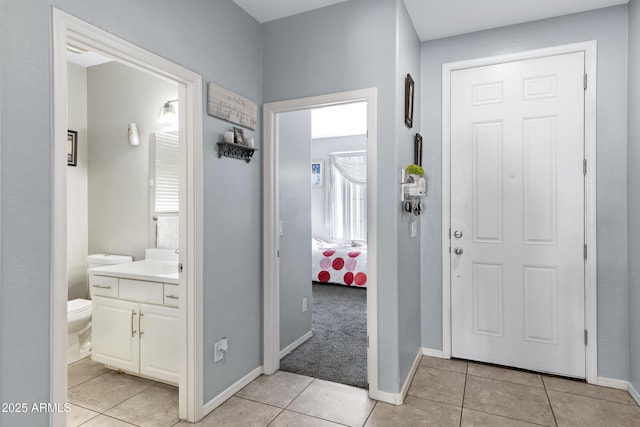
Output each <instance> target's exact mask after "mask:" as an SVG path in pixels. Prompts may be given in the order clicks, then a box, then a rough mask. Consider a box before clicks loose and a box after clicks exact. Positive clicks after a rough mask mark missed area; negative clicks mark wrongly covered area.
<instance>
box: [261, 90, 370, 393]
mask: <svg viewBox="0 0 640 427" xmlns="http://www.w3.org/2000/svg"><path fill="white" fill-rule="evenodd" d="M358 104H359V107H360V108H362V111H363V114H364V117H365V123H366V125H365V126H364V130H363V131H362V132H360V139H361V142H362V143H363V144H362V145H361V146H352V145H348V144H347V143H346V141H342V143H341V145H338V147H340V148H335V147H331V146H330V144H329V145H326V144H327V143H331V142H334V143H335V142H337V141H336V140H333V141H329V140H325V141H323V142H324V144H325V146H324V147H323V150H324V152H323V153H322V154H321V153H320V151H322V150H320V151H317V150H316V151H314V149H312V140H313V139H314V138H313V136H312V131H311V122H312V112H313V111H316V112H317V111H322V110H325V111H327V110H329V108H326V107H330V106H341V107H345V108H349V107H355V106H358ZM376 109H377V107H376V91H375V89H368V90H361V91H353V92H346V93H339V94H332V95H325V96H320V97H313V98H304V99H297V100H290V101H281V102H274V103H267V104H265V106H264V124H265V143H264V146H265V171H264V176H265V187H264V189H265V196H264V197H265V212H264V217H265V228H264V229H265V234H264V270H265V294H264V296H265V301H264V303H265V304H264V307H265V310H264V314H265V322H264V324H265V330H264V344H265V349H264V373H265V374H273V373H275V371H277V370H278V369H280V368H281V366H282V368H283V370H291V367H290V366H285V365H289V362H290V361H291V360H284V362H282V365H281V358H283V357H285V356H287V355H289V358H290V359H291V357H292V356H294V354H295V351H294V350H295V349H298V351H300V350H302V349H304V348H305V347H309V349H307V351H311V353H308V352H307V355H308V354H312V353H313V352H314V351H313V350H310V349H311V348H312V347H313V346H312V345H311V344H312V343H314V341H318V340H314V339H313V338H312V337H313V335H314V334H315V335H316V337H317V338H321V337H320V335H323V333H321V331H320V327H321V326H328V329H329V330H331V331H332V332H336V333H337V334H338V335H342V336H341V337H340V339H342V340H343V341H342V342H347V341H361V342H362V349H361V355H358V353H357V352H355V351H351V350H345V351H346V352H345V353H342V354H340V352H341V351H342V348H340V347H343V345H342V344H340V343H336V344H335V345H332V344H329V343H326V342H325V343H321V344H319V347H316V350H317V349H321V350H322V352H323V353H324V355H323V356H320V357H319V358H316V359H319V360H320V362H321V363H320V365H324V369H323V368H320V369H319V370H317V371H316V372H315V373H308V372H301V373H303V374H306V375H310V376H314V377H317V378H323V377H324V379H329V380H331V381H337V382H345V383H350V384H352V385H358V386H360V387H367V384H368V388H369V396H370V397H372V398H377V388H378V387H377V336H376V333H377V293H376V268H375V265H376V263H375V260H376V254H377V251H376V246H375V242H376V226H377V221H376V215H375V207H376V203H375V202H376V200H375V199H376V197H375V195H376V183H375V179H374V177H375V176H376V139H377V138H376V136H377V132H376ZM354 136H355V134H352V135H350V136H349V137H348V138H349V139H352V140H353V139H357V138H353V137H354ZM316 139H323V138H316ZM305 140H306V141H307V143H306V144H304V143H301V142H304V141H305ZM287 141H297V142H298V144H297V145H291V144H290V143H288V142H287ZM351 142H353V141H351ZM325 156H326V157H325ZM310 163H311V164H310ZM341 168H342V169H343V172H340V169H341ZM344 169H347V170H348V171H350V173H351V174H356V175H358V174H363V175H364V176H362V177H361V178H358V177H357V176H355V177H354V176H353V175H350V176H349V177H348V178H349V179H345V178H344V173H345V172H344ZM358 169H359V170H360V171H359V172H358ZM310 172H311V174H310ZM340 174H342V177H341V176H340ZM347 174H349V173H347ZM354 178H355V181H364V182H360V183H358V182H355V183H354V182H353V181H354ZM309 180H311V182H310V181H309ZM362 184H364V187H363V186H362ZM332 187H333V191H336V189H338V188H340V191H342V193H341V194H342V195H343V199H344V200H347V199H349V200H350V202H349V203H352V205H353V206H349V207H346V206H344V205H340V206H336V205H335V204H333V205H332V204H329V203H327V202H328V194H329V192H328V190H332ZM367 187H368V188H367ZM363 188H365V189H366V190H365V191H362V189H363ZM314 192H315V193H314ZM347 193H349V196H348V197H347V196H345V194H347ZM314 198H315V199H316V204H317V203H318V202H319V201H324V202H325V203H324V204H323V205H322V207H321V208H319V209H320V211H317V209H318V207H317V206H316V208H315V209H316V211H315V212H314V213H313V214H312V212H313V210H312V199H314ZM356 204H359V206H361V207H362V206H363V207H366V210H365V211H364V212H361V214H362V215H360V217H359V219H357V220H353V218H352V219H349V220H347V221H345V217H342V218H337V216H336V215H335V213H334V214H331V209H333V210H334V212H337V211H338V210H340V212H344V211H345V210H349V209H351V210H352V211H354V212H356V213H357V210H358V209H357V207H356V206H355V205H356ZM365 212H366V213H367V214H368V215H366V216H365V215H364V213H365ZM313 216H316V217H322V218H320V219H319V221H318V218H313ZM352 216H353V217H357V216H358V215H357V214H354V215H352ZM314 219H315V220H316V221H315V222H316V225H315V226H312V223H313V222H314ZM332 221H333V224H331V222H332ZM318 223H320V224H321V225H322V226H325V227H326V229H325V232H326V234H324V235H322V232H319V231H318ZM337 224H340V225H341V226H342V227H343V230H341V231H339V230H337V229H336V227H337ZM314 227H315V230H314ZM332 228H333V229H332ZM358 228H359V229H358ZM345 229H348V230H347V232H344V231H345ZM358 233H359V234H358ZM314 234H321V235H319V236H318V235H314ZM365 242H366V245H365ZM312 247H314V248H317V250H318V251H319V253H320V258H319V259H318V260H317V264H318V265H317V266H316V267H312V255H311V254H312ZM342 252H344V253H342ZM365 257H366V258H368V265H367V266H366V272H365V271H362V270H359V268H363V269H364V267H365V264H367V263H365V261H364V259H363V258H365ZM365 285H366V286H365ZM365 287H366V290H365V289H363V288H365ZM314 288H316V289H314ZM350 288H352V289H350ZM349 291H352V292H349ZM347 292H349V294H348V296H347V297H345V296H344V294H345V293H347ZM356 294H357V298H356V299H355V300H354V299H352V298H351V297H353V296H354V295H356ZM341 295H342V296H341ZM314 299H315V301H314ZM314 305H315V307H314ZM349 305H351V309H348V306H349ZM338 307H342V308H341V309H340V308H338ZM354 308H357V310H355V309H354ZM318 309H320V311H318ZM335 309H337V311H338V312H340V311H341V312H342V314H343V315H345V316H343V317H342V319H352V315H353V314H354V312H355V311H359V312H360V313H361V315H362V318H363V321H362V322H361V324H362V328H361V331H359V335H361V337H360V336H357V337H356V336H355V335H353V333H354V332H355V331H354V330H353V328H349V327H348V325H347V328H344V327H338V326H337V325H338V324H339V323H348V322H349V320H347V321H345V320H342V321H341V320H339V319H338V315H337V314H336V312H335V311H331V310H335ZM312 313H313V314H314V315H315V317H316V322H313V317H314V316H313V315H312ZM318 322H320V323H324V325H320V324H318ZM312 323H315V324H312ZM332 325H333V326H332ZM350 334H351V336H350ZM324 338H327V337H324ZM329 338H331V337H329ZM334 338H335V336H334ZM292 352H293V353H292ZM349 353H351V354H349ZM347 355H348V357H347ZM296 358H297V360H298V364H299V365H301V366H303V365H306V366H305V367H309V365H312V364H315V362H313V363H310V362H311V361H310V360H309V359H308V357H305V356H304V355H298V356H296ZM349 358H351V360H353V358H356V359H358V360H359V361H360V362H363V361H364V360H366V362H364V363H363V364H362V374H361V375H358V374H355V375H354V377H359V378H360V383H359V384H354V383H353V382H352V381H351V382H349V381H345V380H344V378H335V377H330V376H326V375H324V374H323V373H322V371H323V370H324V371H325V372H326V371H330V372H331V371H335V370H336V369H335V366H333V367H332V366H331V362H330V360H334V361H337V360H339V359H347V362H348V361H349ZM293 364H294V365H295V364H296V363H295V362H294V363H293ZM347 365H348V363H347ZM316 368H317V367H316ZM349 368H350V366H347V371H348V370H349Z"/></svg>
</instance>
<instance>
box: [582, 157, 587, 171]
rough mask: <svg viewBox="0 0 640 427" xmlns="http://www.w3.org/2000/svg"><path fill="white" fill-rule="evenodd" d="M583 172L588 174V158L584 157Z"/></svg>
mask: <svg viewBox="0 0 640 427" xmlns="http://www.w3.org/2000/svg"><path fill="white" fill-rule="evenodd" d="M582 174H583V175H586V174H587V159H584V160H583V161H582Z"/></svg>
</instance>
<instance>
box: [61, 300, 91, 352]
mask: <svg viewBox="0 0 640 427" xmlns="http://www.w3.org/2000/svg"><path fill="white" fill-rule="evenodd" d="M67 334H68V336H67V364H69V363H73V362H76V361H78V360H80V359H82V358H83V357H87V356H89V355H90V354H91V301H90V300H88V299H81V298H78V299H74V300H71V301H67Z"/></svg>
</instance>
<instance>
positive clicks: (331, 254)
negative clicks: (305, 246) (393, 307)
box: [311, 237, 367, 288]
mask: <svg viewBox="0 0 640 427" xmlns="http://www.w3.org/2000/svg"><path fill="white" fill-rule="evenodd" d="M311 259H312V262H311V280H312V281H314V282H320V283H334V284H339V285H344V286H356V287H359V288H366V287H367V246H366V245H356V246H352V245H341V244H337V243H329V242H325V241H324V240H322V239H318V238H315V237H314V238H312V239H311Z"/></svg>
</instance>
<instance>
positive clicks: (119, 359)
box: [91, 297, 140, 372]
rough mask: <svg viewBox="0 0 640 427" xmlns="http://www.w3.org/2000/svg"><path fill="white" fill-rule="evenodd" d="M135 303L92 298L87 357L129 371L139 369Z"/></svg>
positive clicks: (137, 308) (137, 305) (137, 312)
mask: <svg viewBox="0 0 640 427" xmlns="http://www.w3.org/2000/svg"><path fill="white" fill-rule="evenodd" d="M139 312H140V310H139V304H137V303H133V302H129V301H121V300H116V299H110V298H101V297H95V298H93V308H92V314H91V322H92V326H91V340H92V342H91V359H93V360H94V361H96V362H100V363H104V364H105V365H108V366H110V367H114V368H120V369H122V370H125V371H129V372H138V370H139V368H140V348H139V345H138V316H139Z"/></svg>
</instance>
